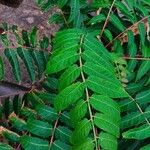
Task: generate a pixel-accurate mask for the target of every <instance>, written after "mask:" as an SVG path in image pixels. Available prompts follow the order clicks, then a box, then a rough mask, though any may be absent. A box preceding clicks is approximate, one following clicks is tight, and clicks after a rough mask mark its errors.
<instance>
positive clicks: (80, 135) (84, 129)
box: [71, 119, 92, 145]
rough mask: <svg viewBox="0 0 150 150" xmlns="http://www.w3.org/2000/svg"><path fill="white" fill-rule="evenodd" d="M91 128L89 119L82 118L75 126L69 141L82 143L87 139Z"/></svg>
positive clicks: (75, 143)
mask: <svg viewBox="0 0 150 150" xmlns="http://www.w3.org/2000/svg"><path fill="white" fill-rule="evenodd" d="M91 129H92V126H91V123H90V121H89V120H87V119H84V120H82V121H81V122H79V123H78V125H77V126H76V128H75V130H74V132H73V134H72V137H71V142H72V143H73V144H74V145H79V144H82V143H83V142H85V140H86V139H87V137H88V135H89V133H90V131H91Z"/></svg>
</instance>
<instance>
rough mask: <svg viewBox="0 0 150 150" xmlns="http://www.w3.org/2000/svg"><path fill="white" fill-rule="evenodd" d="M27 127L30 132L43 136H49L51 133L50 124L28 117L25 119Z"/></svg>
mask: <svg viewBox="0 0 150 150" xmlns="http://www.w3.org/2000/svg"><path fill="white" fill-rule="evenodd" d="M27 128H28V130H29V132H31V133H32V134H35V135H37V136H39V137H43V138H47V137H49V136H50V135H51V133H52V125H50V124H49V123H48V122H44V121H40V120H34V119H29V120H28V121H27Z"/></svg>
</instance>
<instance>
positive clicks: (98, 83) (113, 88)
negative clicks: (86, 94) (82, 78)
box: [86, 76, 128, 98]
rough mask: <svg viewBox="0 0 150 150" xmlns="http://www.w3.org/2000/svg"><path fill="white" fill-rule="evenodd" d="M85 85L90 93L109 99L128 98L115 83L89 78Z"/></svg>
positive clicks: (94, 77)
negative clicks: (105, 96)
mask: <svg viewBox="0 0 150 150" xmlns="http://www.w3.org/2000/svg"><path fill="white" fill-rule="evenodd" d="M86 84H87V86H88V87H89V89H91V90H92V91H94V92H96V93H99V94H103V95H107V96H109V97H111V98H121V97H128V94H127V93H126V92H125V90H124V89H123V87H122V86H121V85H120V86H118V85H116V83H114V82H110V81H108V80H105V79H103V78H99V77H96V76H90V77H88V79H87V81H86Z"/></svg>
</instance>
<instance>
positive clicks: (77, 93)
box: [54, 82, 84, 111]
mask: <svg viewBox="0 0 150 150" xmlns="http://www.w3.org/2000/svg"><path fill="white" fill-rule="evenodd" d="M83 90H84V87H83V84H82V83H80V82H77V83H75V84H72V85H70V86H69V87H67V88H65V89H64V90H63V91H61V92H60V93H59V94H58V95H57V96H56V99H55V102H54V107H55V109H56V110H57V111H60V110H64V109H65V108H67V107H68V106H69V105H71V104H73V103H75V102H76V101H77V100H78V99H79V98H80V97H81V96H82V95H83Z"/></svg>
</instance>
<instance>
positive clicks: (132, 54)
mask: <svg viewBox="0 0 150 150" xmlns="http://www.w3.org/2000/svg"><path fill="white" fill-rule="evenodd" d="M127 35H128V51H129V56H130V57H135V56H136V54H137V46H136V44H135V39H134V34H133V32H132V31H128V32H127ZM136 65H137V60H129V63H128V66H127V68H128V70H131V71H133V70H134V69H135V67H136Z"/></svg>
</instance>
